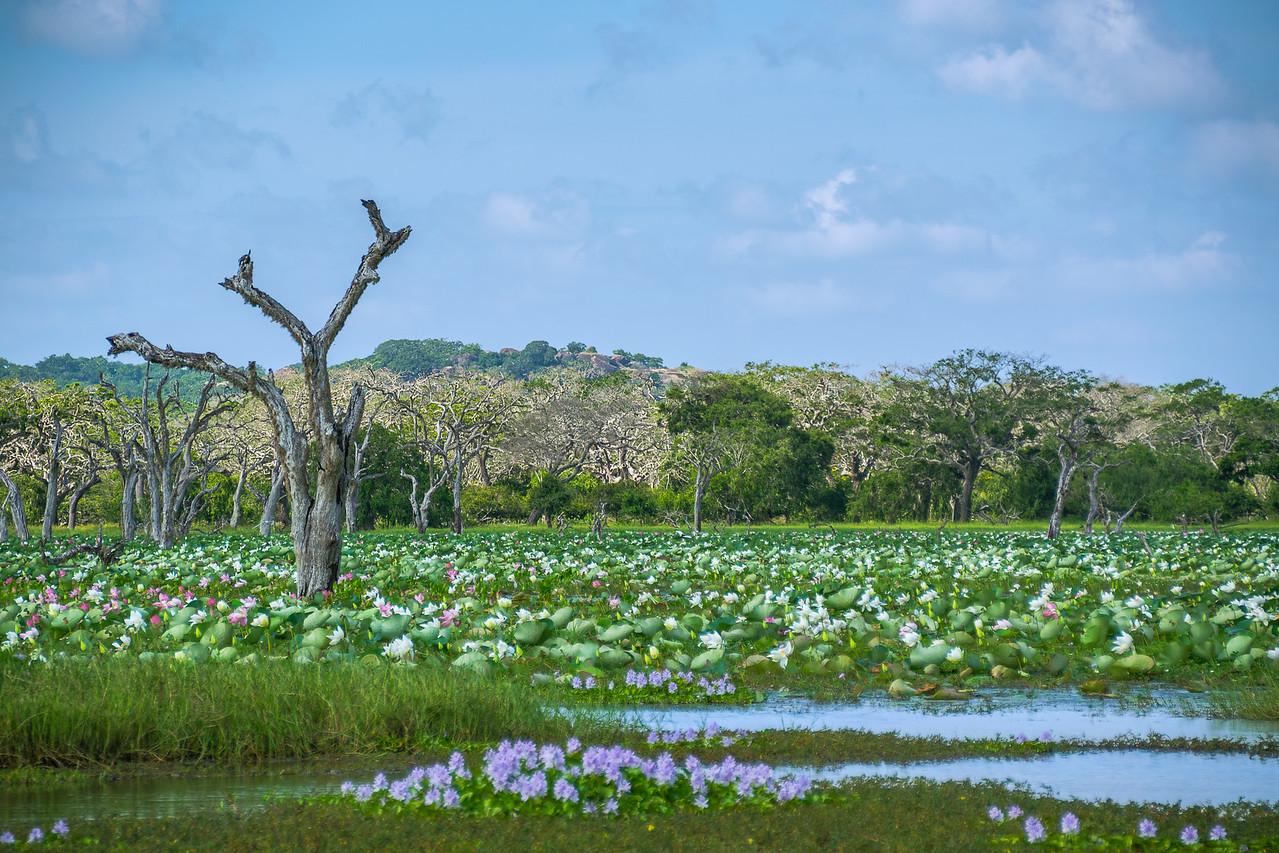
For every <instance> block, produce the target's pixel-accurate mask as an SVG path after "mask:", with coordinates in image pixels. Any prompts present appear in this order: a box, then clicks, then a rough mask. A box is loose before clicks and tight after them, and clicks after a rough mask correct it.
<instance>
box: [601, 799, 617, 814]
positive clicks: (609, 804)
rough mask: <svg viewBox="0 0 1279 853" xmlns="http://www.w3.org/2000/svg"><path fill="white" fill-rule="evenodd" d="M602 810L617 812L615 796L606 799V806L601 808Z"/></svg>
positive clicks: (608, 812)
mask: <svg viewBox="0 0 1279 853" xmlns="http://www.w3.org/2000/svg"><path fill="white" fill-rule="evenodd" d="M601 811H603V812H604V814H617V800H616V799H615V798H613V797H609V799H608V800H607V801H605V803H604V808H603V809H601Z"/></svg>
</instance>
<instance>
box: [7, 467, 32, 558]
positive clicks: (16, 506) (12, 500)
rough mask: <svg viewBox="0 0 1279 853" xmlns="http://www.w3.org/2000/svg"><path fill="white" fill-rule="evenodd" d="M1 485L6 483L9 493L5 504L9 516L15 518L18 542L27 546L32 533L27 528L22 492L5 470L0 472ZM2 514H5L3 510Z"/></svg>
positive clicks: (14, 523) (14, 525)
mask: <svg viewBox="0 0 1279 853" xmlns="http://www.w3.org/2000/svg"><path fill="white" fill-rule="evenodd" d="M0 483H4V487H5V490H6V491H7V492H8V497H7V498H6V499H5V503H7V504H8V505H9V514H10V515H11V516H12V517H13V532H14V534H15V535H17V537H18V541H19V542H21V543H22V544H23V545H25V544H27V542H29V541H30V540H31V531H30V529H29V528H28V527H27V510H26V505H25V504H24V503H23V501H22V490H21V489H19V488H18V484H17V483H15V482H13V480H12V479H11V478H10V477H9V474H8V473H7V472H6V471H3V470H0ZM0 512H3V509H2V508H0Z"/></svg>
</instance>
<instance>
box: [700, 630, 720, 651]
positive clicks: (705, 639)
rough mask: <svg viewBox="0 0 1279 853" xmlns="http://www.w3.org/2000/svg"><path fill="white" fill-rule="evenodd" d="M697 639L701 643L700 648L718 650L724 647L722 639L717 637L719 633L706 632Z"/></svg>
mask: <svg viewBox="0 0 1279 853" xmlns="http://www.w3.org/2000/svg"><path fill="white" fill-rule="evenodd" d="M698 639H699V640H701V641H702V647H703V648H707V649H718V648H721V647H723V645H724V638H723V637H721V636H720V635H719V631H707V632H706V633H705V634H702V635H701V636H699V637H698Z"/></svg>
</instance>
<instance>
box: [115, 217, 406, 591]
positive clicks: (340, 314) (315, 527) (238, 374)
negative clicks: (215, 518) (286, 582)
mask: <svg viewBox="0 0 1279 853" xmlns="http://www.w3.org/2000/svg"><path fill="white" fill-rule="evenodd" d="M364 207H365V209H366V210H367V211H368V216H369V223H370V224H371V225H372V226H373V233H374V240H373V243H372V244H371V245H370V246H369V249H368V251H367V252H366V253H365V255H364V257H363V258H361V259H360V264H359V267H358V268H357V269H356V272H355V276H354V278H353V279H352V280H351V284H350V285H349V286H348V287H347V290H346V293H345V294H344V295H343V296H342V298H341V299H340V300H339V301H338V303H337V305H335V306H334V308H333V311H332V313H331V314H330V315H329V319H328V320H327V321H326V322H325V324H324V326H323V327H322V328H321V329H320V330H319V331H318V332H312V331H311V330H310V329H309V328H307V326H306V324H305V323H303V322H302V321H301V320H300V319H298V317H297V316H296V315H295V314H293V312H291V311H289V310H288V309H287V308H285V307H284V306H283V305H282V304H280V303H279V302H278V301H277V300H276V299H275V298H274V297H272V296H270V295H269V294H267V293H265V292H263V291H261V290H259V289H258V288H257V287H255V286H254V285H253V260H252V259H251V258H250V257H249V255H245V256H244V257H242V258H240V265H239V269H238V271H237V272H236V274H235V275H234V276H232V277H230V278H227V279H225V280H224V281H223V282H222V286H223V287H224V288H226V289H227V290H230V291H231V292H233V293H237V294H239V295H240V296H241V297H242V298H243V299H244V301H245V302H247V303H249V304H250V305H254V306H256V307H257V308H259V309H260V310H261V311H262V312H263V313H264V314H266V316H267V317H269V318H270V319H271V320H273V321H274V322H276V323H278V324H279V325H280V326H282V327H283V328H284V329H285V330H286V331H288V333H289V334H290V335H291V336H292V337H293V339H294V341H295V342H296V343H297V345H298V348H299V350H300V352H301V356H302V359H301V360H302V374H303V379H304V381H305V384H306V389H307V398H308V399H307V405H306V412H307V415H306V418H307V420H306V424H305V425H306V427H307V429H305V430H302V429H298V428H297V426H296V425H295V423H294V420H293V414H292V413H291V412H290V411H289V407H288V404H287V402H286V401H285V398H284V394H283V392H282V391H281V390H280V388H279V386H278V385H276V384H275V382H274V380H273V378H272V377H271V376H270V375H268V376H266V377H263V376H262V375H260V374H259V372H258V369H257V365H256V364H255V363H252V362H250V364H249V366H248V368H247V369H241V368H238V367H232V366H231V365H229V364H227V363H226V362H225V361H223V360H222V359H221V358H219V357H218V356H217V355H215V354H214V353H196V352H179V351H176V350H174V349H173V348H172V347H166V348H163V349H162V348H160V347H157V346H155V345H154V344H152V343H151V342H150V341H148V340H147V339H146V338H144V337H142V336H141V335H139V334H138V333H136V332H130V333H127V334H120V335H113V336H111V337H110V338H108V339H107V340H108V341H109V342H110V343H111V349H110V353H111V355H117V354H119V353H121V352H125V351H129V352H134V353H137V354H138V355H140V356H142V357H143V358H144V359H146V360H147V361H149V362H151V363H153V364H159V365H163V366H165V367H186V368H190V369H192V370H201V371H204V372H206V373H211V374H213V375H215V376H219V377H221V378H222V379H224V380H225V381H227V382H229V383H230V384H231V385H233V386H234V387H236V388H239V389H240V390H241V391H244V392H246V393H249V394H253V395H254V396H256V397H258V398H259V399H261V400H262V401H263V402H264V403H265V404H266V406H267V409H268V411H269V412H270V414H271V423H272V426H273V427H274V430H275V437H276V443H277V444H278V445H279V447H280V448H281V449H282V450H283V454H284V466H285V469H286V474H287V479H288V490H289V501H290V503H291V512H290V515H291V527H292V532H293V547H294V557H295V562H296V577H297V593H298V595H299V596H304V597H309V596H311V595H314V594H315V593H318V592H323V591H326V590H328V589H329V588H331V587H332V586H333V583H334V582H335V581H336V579H337V575H338V567H339V564H340V560H341V557H342V541H341V537H342V518H343V509H344V508H343V503H342V495H343V491H344V488H345V486H346V477H347V470H348V464H349V459H348V454H349V453H350V452H351V445H352V442H353V439H354V436H355V432H356V430H357V429H358V428H359V425H360V419H361V418H362V417H363V415H364V389H363V388H362V387H361V386H359V385H356V386H355V388H354V389H353V390H352V392H351V400H350V404H349V405H348V406H347V410H346V415H345V417H343V418H341V419H340V420H339V418H338V417H337V416H336V415H335V414H334V410H333V394H332V388H331V386H330V383H329V366H328V355H329V349H330V348H331V347H332V345H333V341H334V339H335V338H336V337H337V335H338V333H339V332H340V331H341V330H342V327H343V326H344V325H345V324H346V320H347V318H348V317H349V316H350V314H351V311H352V310H353V309H354V308H355V306H356V303H358V302H359V300H360V297H361V296H363V295H364V291H365V290H367V289H368V287H369V286H370V285H372V284H375V283H376V282H377V281H378V280H379V275H378V266H379V265H380V264H381V263H382V261H383V260H384V259H385V258H387V257H388V256H390V255H391V254H392V253H394V252H395V251H396V250H397V249H399V248H400V246H402V245H403V244H404V241H405V240H407V239H408V238H409V234H410V233H411V232H410V229H409V228H402V229H400V230H399V231H391V230H389V229H388V228H387V227H386V225H385V224H384V223H383V222H382V214H381V212H380V211H379V210H378V208H377V205H376V204H374V203H373V202H372V201H365V202H364ZM312 453H314V459H315V462H316V476H315V483H314V484H312V483H311V475H310V472H309V470H308V463H309V462H310V460H311V459H312Z"/></svg>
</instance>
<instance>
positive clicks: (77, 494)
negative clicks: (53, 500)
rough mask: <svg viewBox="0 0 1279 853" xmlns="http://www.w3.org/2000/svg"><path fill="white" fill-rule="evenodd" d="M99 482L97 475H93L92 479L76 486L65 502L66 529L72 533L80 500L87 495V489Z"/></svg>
mask: <svg viewBox="0 0 1279 853" xmlns="http://www.w3.org/2000/svg"><path fill="white" fill-rule="evenodd" d="M100 482H102V480H101V479H99V477H98V475H97V474H94V475H93V476H92V477H90V478H89V479H87V480H85V481H84V482H83V483H81V484H80V485H79V486H77V487H76V490H75V491H74V492H72V493H71V499H70V500H69V501H68V502H67V527H68V528H70V530H71V531H72V532H73V533H74V532H75V528H76V521H77V519H76V509H77V508H78V507H79V506H80V499H81V498H83V497H84V496H85V494H87V493H88V491H89V489H92V488H93V487H94V486H96V485H98V483H100Z"/></svg>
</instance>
